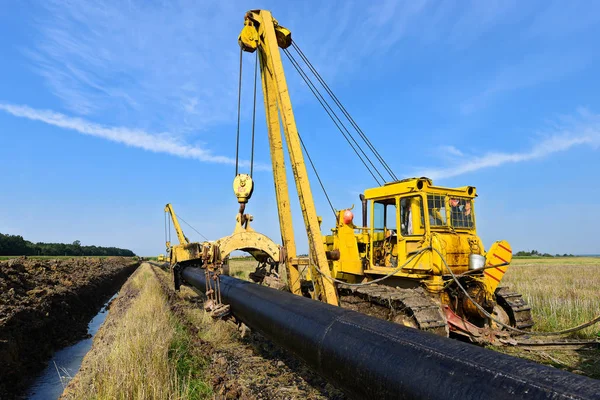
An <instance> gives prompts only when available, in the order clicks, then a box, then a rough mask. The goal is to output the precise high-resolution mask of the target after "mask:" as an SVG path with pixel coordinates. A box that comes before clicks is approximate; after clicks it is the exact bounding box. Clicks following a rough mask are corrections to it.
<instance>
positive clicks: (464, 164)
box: [417, 110, 600, 179]
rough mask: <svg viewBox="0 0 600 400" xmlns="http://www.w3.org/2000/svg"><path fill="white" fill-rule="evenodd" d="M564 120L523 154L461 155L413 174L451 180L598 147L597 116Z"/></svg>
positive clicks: (581, 114)
mask: <svg viewBox="0 0 600 400" xmlns="http://www.w3.org/2000/svg"><path fill="white" fill-rule="evenodd" d="M565 121H566V122H565V124H564V125H562V126H561V125H559V126H556V127H555V129H554V130H553V132H551V133H549V134H546V135H545V136H544V137H540V138H539V139H537V142H536V143H535V144H534V145H533V146H532V147H531V148H530V149H529V150H527V151H523V152H512V153H506V152H488V153H486V154H484V155H481V156H479V155H464V156H463V157H462V158H461V159H460V161H459V162H455V163H453V164H452V165H450V166H446V167H442V168H431V169H425V170H423V171H421V172H419V173H418V174H417V175H418V176H427V177H429V178H432V179H441V178H451V177H454V176H458V175H463V174H466V173H469V172H474V171H478V170H480V169H484V168H491V167H499V166H501V165H504V164H509V163H520V162H526V161H531V160H536V159H540V158H544V157H547V156H550V155H552V154H554V153H558V152H562V151H566V150H569V149H571V148H573V147H577V146H584V145H587V146H589V147H591V148H593V149H598V148H599V147H600V115H596V114H591V113H589V112H588V111H586V110H579V112H578V113H577V116H576V117H575V118H573V117H571V118H565ZM445 148H446V150H450V151H453V150H456V151H457V152H460V150H458V149H455V148H454V147H453V146H445ZM460 153H461V154H462V152H460Z"/></svg>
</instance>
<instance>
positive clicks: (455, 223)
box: [365, 178, 476, 268]
mask: <svg viewBox="0 0 600 400" xmlns="http://www.w3.org/2000/svg"><path fill="white" fill-rule="evenodd" d="M475 197H476V193H475V188H474V187H471V186H467V187H462V188H456V189H452V188H443V187H437V186H433V184H432V181H431V180H430V179H428V178H412V179H405V180H401V181H397V182H392V183H389V184H386V185H384V186H381V187H378V188H373V189H368V190H366V191H365V199H366V200H367V201H368V203H370V204H369V206H367V207H369V208H370V211H371V221H370V222H371V223H370V226H371V228H370V232H369V233H370V235H369V236H370V242H371V243H370V248H371V249H372V250H373V251H372V252H371V254H370V257H369V258H370V264H371V266H372V267H375V268H377V267H379V268H381V267H384V268H386V267H387V268H395V267H397V266H398V265H401V264H403V263H404V262H405V261H406V260H407V259H408V258H410V257H411V256H412V255H413V254H415V253H416V252H417V251H418V249H419V248H422V247H423V242H424V241H425V240H426V238H427V237H428V236H430V235H431V233H432V232H433V233H438V234H439V235H445V234H451V235H453V236H455V235H456V234H459V235H460V234H465V235H474V234H475V215H474V208H473V199H474V198H475Z"/></svg>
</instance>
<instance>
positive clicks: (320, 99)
mask: <svg viewBox="0 0 600 400" xmlns="http://www.w3.org/2000/svg"><path fill="white" fill-rule="evenodd" d="M283 51H284V53H285V55H286V56H287V57H288V59H289V60H290V62H291V63H292V65H293V66H294V68H295V69H296V71H298V74H300V77H301V78H302V79H303V80H304V82H305V83H306V84H307V86H308V88H309V89H310V91H311V92H312V94H313V95H314V96H315V98H316V99H317V101H318V102H319V104H321V106H322V107H323V109H324V110H325V112H326V113H327V115H328V116H329V118H331V120H332V121H333V123H334V125H335V126H336V128H338V130H339V131H340V133H341V134H342V136H344V139H346V141H347V142H348V144H349V145H350V147H351V148H352V150H354V152H355V153H356V155H357V156H358V158H359V160H360V161H361V162H362V163H363V165H364V166H365V168H367V171H369V173H370V174H371V176H372V177H373V179H375V182H377V184H378V185H381V184H382V183H381V182H380V181H379V179H378V178H377V177H376V176H375V174H373V171H371V168H369V166H368V165H367V163H366V162H365V160H364V159H363V157H362V156H361V155H360V154H359V153H358V150H356V148H358V149H359V150H360V151H361V152H362V153H363V155H364V157H365V158H366V159H367V161H368V162H369V164H371V166H372V167H373V169H374V170H375V172H376V173H377V175H379V177H380V178H381V180H383V182H385V179H383V176H382V175H381V173H380V172H379V170H377V168H376V167H375V166H374V165H373V163H372V161H371V160H370V159H369V157H368V156H367V155H366V154H365V152H364V150H362V148H361V147H360V145H359V144H358V143H357V142H356V140H355V139H354V137H353V136H352V135H351V134H350V132H349V131H348V129H346V127H345V126H344V125H343V124H342V122H341V120H340V119H339V117H338V116H337V115H335V112H334V111H333V109H332V108H331V106H329V104H327V101H326V100H325V99H324V98H323V96H322V95H321V94H320V93H319V91H318V89H317V88H316V86H315V85H314V84H313V83H312V81H311V80H310V78H309V77H308V75H306V73H305V72H304V71H303V70H302V68H301V67H300V65H299V64H298V62H297V61H296V60H295V58H294V56H292V55H291V54H290V52H289V51H288V50H287V49H284V50H283ZM334 116H335V118H334ZM336 119H337V121H339V123H338V122H337V121H336ZM340 125H341V126H340ZM342 128H343V130H342ZM344 130H345V131H346V132H347V134H346V133H344ZM348 137H350V138H351V139H352V141H353V142H354V143H355V144H356V147H355V146H354V145H353V144H352V142H351V141H350V139H349V138H348Z"/></svg>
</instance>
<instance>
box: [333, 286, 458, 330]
mask: <svg viewBox="0 0 600 400" xmlns="http://www.w3.org/2000/svg"><path fill="white" fill-rule="evenodd" d="M338 289H339V294H340V300H341V304H342V307H345V308H351V309H355V310H357V311H360V312H363V313H365V314H368V315H371V316H374V317H377V318H383V319H387V320H390V321H394V322H404V323H405V324H406V325H416V326H414V327H416V328H419V329H421V330H424V331H428V332H432V333H435V334H436V335H440V336H448V325H447V323H446V318H445V317H444V315H443V313H442V311H441V308H440V306H439V304H437V303H436V302H435V300H434V299H432V298H431V297H430V296H429V295H428V294H427V293H425V290H424V289H423V288H415V289H402V288H394V287H391V286H385V285H367V286H360V287H354V286H348V285H339V286H338ZM407 322H408V323H407Z"/></svg>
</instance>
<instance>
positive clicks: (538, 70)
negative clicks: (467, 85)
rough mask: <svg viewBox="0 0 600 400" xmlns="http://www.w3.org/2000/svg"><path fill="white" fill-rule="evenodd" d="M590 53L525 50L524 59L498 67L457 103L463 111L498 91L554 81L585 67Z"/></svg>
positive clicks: (485, 101)
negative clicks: (480, 84)
mask: <svg viewBox="0 0 600 400" xmlns="http://www.w3.org/2000/svg"><path fill="white" fill-rule="evenodd" d="M590 58H591V57H590V55H589V54H586V53H584V52H580V51H574V50H568V51H560V50H559V51H551V52H544V53H539V54H528V55H526V56H525V57H524V59H523V60H520V61H518V62H514V63H509V64H506V65H504V66H502V67H500V68H499V69H498V70H497V71H496V72H495V73H494V74H492V77H491V78H489V79H488V80H486V81H485V82H484V83H483V84H482V87H483V88H482V89H481V90H480V91H479V92H478V93H477V94H475V95H473V96H472V97H471V98H470V99H468V100H467V101H464V102H463V103H462V104H461V105H460V111H461V113H463V114H471V113H472V112H474V111H477V110H478V109H480V108H482V107H485V106H486V105H487V104H488V103H489V102H490V100H491V99H492V98H493V97H494V96H497V95H500V94H503V93H507V92H511V91H516V90H519V89H525V88H528V87H532V86H536V85H539V84H542V83H545V82H552V81H557V80H559V79H561V78H563V77H565V76H567V75H570V74H573V73H575V72H577V71H578V70H580V69H582V68H584V67H585V66H586V65H587V64H588V62H589V61H590Z"/></svg>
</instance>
